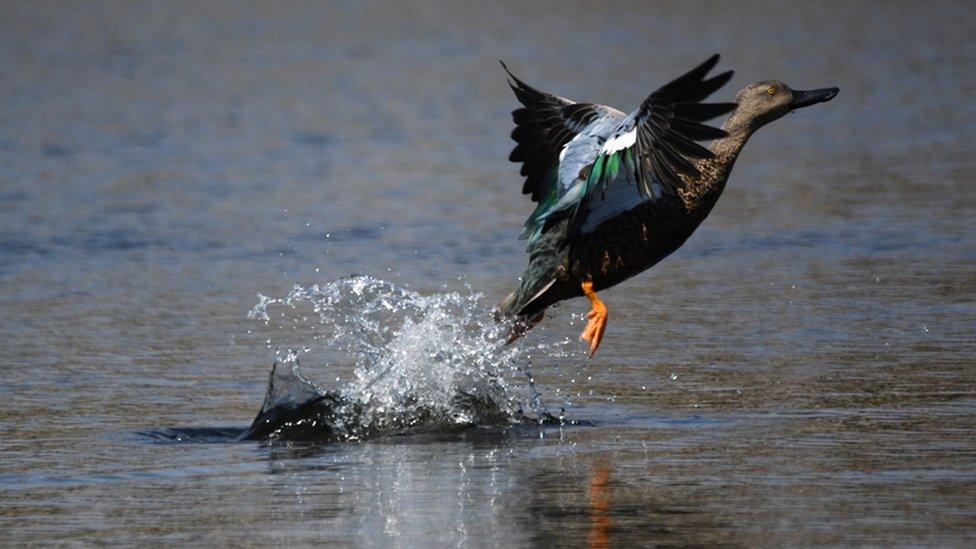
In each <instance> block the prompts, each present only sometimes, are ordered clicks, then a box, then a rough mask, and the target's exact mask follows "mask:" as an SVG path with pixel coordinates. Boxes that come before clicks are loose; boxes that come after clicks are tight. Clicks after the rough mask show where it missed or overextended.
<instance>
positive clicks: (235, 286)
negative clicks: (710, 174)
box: [0, 2, 976, 547]
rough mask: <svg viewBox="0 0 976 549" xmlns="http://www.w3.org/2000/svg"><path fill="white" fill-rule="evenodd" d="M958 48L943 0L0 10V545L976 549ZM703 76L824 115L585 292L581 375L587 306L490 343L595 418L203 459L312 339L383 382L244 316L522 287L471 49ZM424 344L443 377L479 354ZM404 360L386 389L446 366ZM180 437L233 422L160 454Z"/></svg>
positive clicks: (490, 74)
mask: <svg viewBox="0 0 976 549" xmlns="http://www.w3.org/2000/svg"><path fill="white" fill-rule="evenodd" d="M974 21H976V10H974V7H973V6H972V5H971V3H969V2H944V3H940V4H939V5H938V6H934V7H932V8H931V9H927V10H925V11H919V10H918V9H917V8H915V6H912V5H909V4H901V3H897V2H896V3H887V4H884V5H877V4H857V3H855V4H851V5H840V4H838V5H830V4H819V3H811V2H804V3H796V4H793V5H789V6H780V5H772V4H766V3H762V2H756V3H752V2H749V3H736V4H731V3H730V4H713V3H698V2H685V3H674V4H665V5H645V4H641V3H630V2H624V3H623V4H621V5H619V6H615V7H614V9H607V7H606V6H605V5H602V4H599V3H585V2H579V3H574V4H572V5H566V4H563V3H560V4H558V6H557V5H555V4H552V3H549V2H537V3H532V4H530V5H517V6H516V5H514V4H511V5H509V4H504V3H503V4H500V5H499V4H496V3H492V4H490V5H489V4H485V5H468V4H454V3H445V4H428V3H423V4H415V5H414V4H408V3H401V2H388V3H384V4H372V3H370V4H354V3H350V4H342V3H340V4H323V5H308V6H299V5H287V6H279V7H278V9H276V10H273V12H272V11H269V10H268V9H267V8H266V6H261V5H256V4H254V5H252V4H241V3H234V4H233V6H231V5H229V4H228V5H225V4H221V3H219V2H218V3H208V4H205V5H196V4H194V5H190V4H186V5H181V6H179V7H177V8H176V9H174V7H173V6H172V5H162V4H161V5H133V4H124V3H118V4H116V3H110V2H106V3H93V4H86V6H85V7H84V8H83V9H82V8H79V7H78V6H75V5H72V4H68V3H64V4H58V3H53V4H44V5H36V4H25V3H19V4H9V5H5V6H3V7H0V104H2V105H3V106H4V108H3V109H0V168H2V169H0V288H2V290H0V334H2V337H0V356H2V357H3V359H2V362H3V367H2V372H3V373H2V374H0V375H2V383H0V397H2V398H0V431H2V433H3V437H0V455H2V456H3V457H2V460H0V530H2V531H3V532H4V534H5V538H4V541H5V542H7V543H11V544H17V543H25V542H28V543H29V542H40V541H65V542H79V541H80V542H89V543H93V544H94V543H122V542H136V543H138V542H140V541H145V542H153V543H159V542H162V543H168V544H191V543H192V544H212V543H213V542H220V543H227V544H277V543H288V544H313V543H315V544H320V543H323V542H324V543H333V544H339V543H344V544H350V545H351V544H356V545H373V546H388V545H391V544H393V543H394V542H396V543H399V544H402V545H405V546H410V545H421V544H424V545H474V546H479V545H490V546H495V545H532V544H536V545H558V546H580V545H587V544H590V545H593V546H597V547H599V546H603V545H605V546H619V545H628V544H630V545H637V544H641V545H651V544H661V545H720V544H726V545H812V544H841V545H896V544H908V545H935V546H945V545H954V546H960V545H971V544H972V543H973V542H974V541H976V529H974V527H973V525H974V524H976V511H974V510H976V496H974V493H973V490H972V484H973V482H974V479H976V466H974V464H976V444H974V442H973V441H974V440H976V430H974V427H973V422H972V417H973V414H974V412H976V375H974V370H973V363H974V357H976V338H974V337H973V334H974V331H976V330H974V328H976V302H974V297H973V296H974V295H976V272H974V269H973V265H974V262H976V225H974V223H973V221H972V220H973V219H976V185H973V181H974V180H976V169H974V165H973V161H972V151H973V146H972V143H973V142H974V139H976V108H974V105H976V103H974V102H973V101H972V98H973V96H974V95H976V83H974V80H973V78H972V76H971V72H972V71H971V67H972V66H973V65H974V61H976V48H974V42H973V40H972V39H971V33H972V31H971V29H972V28H973V23H974ZM714 51H720V52H722V53H723V55H724V59H723V63H724V64H727V65H728V66H729V67H730V68H735V69H736V70H737V71H738V72H737V73H736V77H735V79H734V80H733V81H732V82H731V84H730V85H729V89H727V90H723V91H722V92H720V93H719V96H720V97H717V99H719V100H726V99H729V98H731V97H733V93H734V91H735V89H737V88H740V87H742V86H744V85H745V84H747V83H749V82H751V81H754V80H759V79H764V78H777V79H781V80H783V81H785V82H788V83H790V84H792V85H796V86H797V87H798V88H813V87H819V86H827V85H836V86H839V87H840V88H841V89H842V90H843V93H842V94H841V95H840V96H839V97H838V98H837V99H835V100H834V101H833V102H831V103H830V104H827V105H824V106H822V108H819V109H816V110H814V109H807V110H804V111H799V112H797V113H795V114H793V115H791V116H789V117H786V118H784V119H783V120H781V121H778V122H777V123H776V124H774V125H771V126H770V127H768V128H766V129H764V130H763V131H762V132H761V133H760V134H758V135H757V136H756V137H755V138H754V139H753V141H752V142H751V143H750V144H749V146H748V147H747V148H746V150H745V151H744V153H743V155H742V157H741V158H740V160H739V163H738V165H737V166H736V169H735V173H733V175H732V178H731V180H730V183H729V187H728V189H727V191H726V194H725V196H724V197H723V198H722V200H721V201H720V202H719V204H718V206H717V207H716V209H715V211H714V212H713V214H712V215H711V217H710V218H709V219H708V220H707V221H706V222H705V223H704V225H703V226H702V228H701V230H700V231H699V232H698V233H697V234H696V235H695V236H694V237H693V238H691V239H690V241H689V242H688V243H687V244H686V245H685V247H683V248H682V249H681V250H680V251H678V252H677V253H676V254H675V255H674V256H673V257H671V258H669V259H668V260H666V261H665V262H663V263H662V264H661V265H659V266H657V267H655V269H654V270H653V271H651V272H650V273H646V274H644V275H642V276H640V277H636V278H635V279H633V280H631V281H628V282H627V283H625V284H624V285H622V286H620V287H618V288H614V289H612V290H610V291H609V292H608V293H607V294H606V295H605V296H603V298H604V299H605V300H606V302H607V304H608V306H609V307H610V308H611V309H613V311H614V320H613V322H612V323H611V325H610V326H609V328H608V332H607V335H606V339H605V341H604V344H603V346H602V347H601V351H600V354H599V355H598V356H597V357H596V359H594V360H592V361H588V360H585V359H583V358H582V346H581V344H578V342H577V341H576V339H575V338H576V335H577V334H578V333H579V331H580V329H581V321H580V313H583V312H585V309H586V307H585V304H583V303H575V302H569V303H566V304H564V306H562V307H560V308H559V309H557V310H555V311H553V312H552V314H551V315H548V316H547V319H546V321H545V322H544V323H543V324H542V325H541V326H540V327H539V329H537V330H534V331H533V332H532V333H531V334H530V335H529V337H528V338H526V339H525V340H524V341H522V342H520V345H522V347H519V348H518V349H515V350H513V351H512V352H514V353H517V354H518V356H517V357H513V358H512V360H511V361H510V362H505V363H504V364H503V366H505V368H508V366H512V367H516V370H518V369H519V368H521V369H523V370H525V369H528V370H529V371H531V372H532V375H533V379H534V381H535V390H536V391H538V396H539V397H540V398H541V400H542V402H543V403H544V404H545V406H546V407H547V409H548V410H549V411H550V412H553V413H555V412H556V411H557V410H559V409H562V408H565V412H566V415H567V417H568V418H569V419H572V420H581V423H582V424H580V425H569V426H564V427H561V428H559V427H552V426H549V427H540V426H538V425H529V426H519V427H512V428H508V429H498V428H497V427H496V428H471V429H464V430H460V431H452V432H450V433H439V432H435V433H425V434H414V435H410V436H388V437H385V438H381V439H380V440H374V441H370V442H365V443H349V444H340V445H331V446H329V445H324V446H323V445H318V446H309V445H298V444H290V445H289V444H280V443H279V444H271V445H268V444H262V443H240V444H236V443H235V444H231V443H226V442H221V441H223V440H226V436H227V433H231V432H240V430H241V429H243V428H244V427H245V426H246V424H247V422H248V420H250V419H251V418H253V417H254V414H255V413H256V412H257V409H258V406H259V405H260V402H261V397H262V395H263V394H264V391H265V383H266V380H267V378H266V376H267V365H268V364H270V363H271V362H272V361H273V360H274V358H275V357H274V356H273V354H274V353H273V348H274V347H275V346H277V347H279V348H280V349H282V350H283V351H284V350H287V349H289V348H290V349H292V350H297V351H301V349H302V346H303V345H305V346H308V347H309V348H310V351H309V352H308V353H304V354H303V355H302V361H303V366H304V368H305V372H306V374H307V375H308V376H309V377H310V378H311V379H313V380H315V381H316V383H319V384H321V385H322V386H324V387H328V388H333V389H335V388H339V389H342V388H350V387H354V386H356V383H358V382H361V381H362V380H363V379H364V378H363V377H362V376H361V374H362V373H363V372H362V370H361V368H360V366H361V365H362V364H364V363H370V362H369V361H364V360H361V359H360V358H361V357H357V355H356V352H357V351H356V349H347V350H343V349H339V350H336V349H334V348H332V347H331V346H330V345H327V344H326V343H328V342H330V341H331V339H330V338H331V337H332V336H331V335H328V334H332V332H330V331H329V328H330V327H329V326H328V325H322V324H319V322H318V320H319V318H320V317H319V316H318V315H317V314H315V313H314V311H312V312H310V313H309V314H308V315H307V317H308V318H304V316H305V315H304V313H303V312H302V311H304V310H305V309H303V307H305V306H310V305H311V303H310V302H308V301H304V302H302V307H298V308H296V309H295V310H291V309H287V311H288V315H287V316H286V318H284V319H282V318H281V317H280V316H279V317H274V316H272V317H271V318H270V322H269V323H268V325H264V324H263V323H255V322H254V321H253V320H249V319H248V318H247V311H248V309H249V308H251V306H252V305H253V304H254V302H255V299H256V298H255V296H256V295H257V294H259V293H260V294H264V295H270V296H286V295H287V294H288V292H289V289H291V288H293V286H294V285H296V284H297V285H299V286H300V287H301V288H305V289H308V288H312V287H314V285H316V284H318V285H319V287H320V288H322V287H324V286H325V285H327V284H328V283H329V281H334V280H338V279H342V278H343V277H347V276H349V275H351V274H353V273H362V274H364V275H369V276H372V277H373V278H374V279H377V280H384V281H388V282H389V283H390V284H392V285H394V286H396V287H397V288H400V289H402V290H403V291H404V292H409V293H410V294H411V295H415V296H417V297H418V299H420V300H423V299H424V298H430V299H438V298H437V296H444V295H457V296H460V297H459V299H461V298H465V296H473V295H483V296H484V298H483V301H482V303H483V304H484V305H485V306H486V307H487V305H490V304H492V303H496V302H497V301H499V300H500V299H501V297H502V296H503V295H505V294H506V293H507V292H508V291H510V290H511V288H512V286H514V284H515V280H514V278H515V277H516V276H517V275H518V273H520V272H521V270H522V268H523V266H524V261H525V256H524V254H523V246H522V244H523V243H521V242H519V241H517V240H516V239H515V236H516V235H517V234H518V230H519V228H520V227H521V222H522V221H523V219H524V217H525V216H526V215H527V214H528V213H529V211H530V210H531V205H530V204H529V203H528V202H527V200H526V199H525V197H523V196H521V195H520V194H519V187H520V185H521V183H520V182H519V178H518V176H517V171H516V169H515V167H514V165H511V164H509V163H507V162H506V161H505V158H506V157H507V155H508V152H509V150H510V147H511V145H512V142H511V141H510V139H509V137H508V136H509V133H510V132H511V120H510V116H509V111H510V110H511V109H512V108H513V106H514V104H515V101H514V99H513V98H512V97H511V93H510V91H509V90H508V89H507V87H506V85H505V83H504V75H503V73H502V71H501V69H500V68H499V67H498V65H497V59H499V58H501V59H504V60H505V61H506V62H507V63H508V64H509V66H511V67H512V68H513V70H515V71H516V73H517V74H519V75H520V76H522V77H524V78H525V79H526V81H527V82H529V83H531V84H533V85H537V86H539V87H540V88H542V89H546V90H550V91H553V92H556V93H559V94H560V95H564V96H567V97H572V98H576V99H579V100H588V101H589V100H597V101H604V102H607V103H609V104H612V105H615V106H618V107H621V108H625V109H630V108H633V107H634V106H636V105H637V104H638V103H639V102H640V101H641V100H642V99H643V98H644V96H645V95H646V93H647V92H648V91H650V90H651V89H652V88H653V87H654V86H655V85H656V84H657V83H660V82H663V81H665V80H667V79H668V78H669V77H671V76H673V75H674V74H677V73H679V72H680V71H682V70H684V69H686V68H688V67H689V66H691V65H692V64H694V63H696V62H698V61H700V60H701V59H703V58H705V57H707V55H709V54H711V53H712V52H714ZM467 288H470V290H468V289H467ZM279 312H280V311H279ZM364 320H369V319H368V318H364ZM446 324H447V323H440V324H438V323H433V324H431V325H430V326H429V327H430V328H432V329H435V331H436V333H437V334H440V336H438V337H437V338H434V341H436V342H439V343H438V344H442V343H443V344H444V345H443V346H442V348H440V349H439V350H440V351H448V352H445V353H441V354H440V355H438V356H439V357H440V358H439V359H443V361H442V362H441V364H453V365H455V366H459V367H461V368H464V367H471V366H472V365H476V364H477V360H480V359H482V358H483V357H481V354H480V353H479V352H477V351H478V349H480V347H478V346H477V345H473V344H472V345H468V346H467V347H465V346H463V345H462V348H461V349H460V350H459V349H458V348H455V347H451V346H449V345H446V343H445V342H447V341H448V339H446V337H447V334H449V331H448V330H447V329H446V328H445V326H446ZM333 328H334V326H333ZM423 333H424V332H423V330H415V331H409V333H407V332H404V334H407V335H411V337H413V339H411V337H406V338H401V339H399V340H398V342H399V343H398V345H399V346H398V347H397V346H394V347H396V348H397V349H398V351H397V352H400V351H402V352H403V353H406V355H407V356H408V357H409V358H410V360H407V361H406V362H395V364H410V365H412V366H411V368H406V369H403V370H399V371H400V373H402V374H404V375H407V374H408V373H420V374H423V373H425V372H426V373H430V374H433V373H435V372H436V373H437V374H445V373H446V372H445V370H442V369H440V368H433V366H434V365H433V364H432V363H429V362H427V361H426V360H425V357H428V356H429V355H427V354H425V352H421V351H420V350H421V349H423V345H421V344H420V343H421V342H422V340H423V338H422V337H419V335H418V334H423ZM323 334H326V335H325V336H323ZM317 336H319V339H316V337H317ZM441 336H443V337H441ZM269 340H270V341H271V343H270V345H271V348H270V349H269V347H268V345H269ZM475 340H477V338H474V339H466V340H465V341H467V342H468V343H472V342H473V341H475ZM577 345H579V346H577ZM394 347H389V346H387V347H383V348H384V349H393V348H394ZM368 348H369V347H368V346H366V347H360V349H368ZM523 351H524V352H525V353H527V354H519V353H523ZM462 357H464V358H462ZM384 358H388V356H384V355H382V353H381V354H380V356H378V359H379V360H380V361H381V362H382V360H383V359H384ZM455 359H456V361H455ZM452 361H455V362H452ZM457 361H459V362H457ZM434 362H436V361H434ZM319 364H328V367H319V366H313V365H319ZM476 370H477V369H476ZM447 371H452V370H450V368H447ZM453 371H458V370H453ZM506 376H507V374H506ZM446 379H447V378H446V377H440V378H439V377H437V376H436V375H435V376H433V377H430V378H427V379H424V380H422V381H423V383H420V382H418V385H417V386H418V387H420V386H423V387H433V388H434V391H432V392H431V393H426V392H425V393H423V394H425V395H428V394H431V395H437V394H439V393H437V390H439V389H438V388H443V387H449V386H450V384H447V385H445V384H444V383H442V381H444V380H446ZM506 379H509V377H506ZM510 379H513V380H514V379H519V380H524V379H526V377H524V376H523V377H519V376H515V377H512V378H510ZM509 388H510V389H512V388H514V389H516V391H513V393H517V394H518V398H517V400H518V401H519V402H520V403H522V405H523V407H525V402H526V401H531V394H532V393H531V391H528V392H526V387H525V386H524V384H519V385H517V386H515V387H509ZM384 394H385V395H386V396H391V395H392V394H393V393H384ZM499 394H504V395H509V394H512V393H508V392H505V391H502V392H501V393H499ZM502 401H504V402H509V400H508V399H507V398H506V399H502V400H501V401H499V402H502ZM439 402H445V401H443V400H441V401H439ZM186 425H190V426H197V427H204V428H213V426H230V427H220V428H218V429H217V430H211V431H180V433H181V434H182V435H184V436H189V437H190V439H192V441H193V442H198V443H196V444H188V443H175V444H174V443H173V441H172V440H171V438H172V437H171V436H167V434H168V435H172V434H173V433H174V432H175V431H165V429H166V428H171V427H174V426H186ZM146 433H150V434H153V435H154V436H146Z"/></svg>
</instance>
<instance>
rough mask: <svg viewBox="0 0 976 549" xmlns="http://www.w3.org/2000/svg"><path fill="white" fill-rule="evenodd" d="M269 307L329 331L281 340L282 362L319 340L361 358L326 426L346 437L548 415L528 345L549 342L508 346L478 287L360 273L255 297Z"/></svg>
mask: <svg viewBox="0 0 976 549" xmlns="http://www.w3.org/2000/svg"><path fill="white" fill-rule="evenodd" d="M299 308H301V309H303V310H304V309H307V308H311V309H312V311H313V312H314V313H315V314H314V315H308V314H307V311H305V312H300V311H298V310H297V309H299ZM271 309H278V310H280V311H281V312H282V314H285V313H288V314H289V315H290V316H293V317H294V320H295V322H298V323H304V324H308V325H311V326H314V327H315V329H316V330H317V331H321V330H323V327H324V330H325V333H322V334H318V335H316V336H314V337H312V338H311V339H312V343H313V344H312V345H309V344H308V342H305V344H300V345H294V344H292V345H284V344H280V343H279V344H278V345H277V347H278V350H277V351H276V355H277V359H278V362H279V363H292V364H293V365H294V366H295V367H296V368H297V362H298V359H299V357H300V356H302V355H305V354H308V353H309V352H311V351H312V350H316V349H313V348H314V347H318V349H320V350H326V351H341V352H342V353H343V354H345V355H347V356H349V357H350V358H351V360H352V361H353V362H354V364H355V367H354V370H353V379H352V380H351V381H349V382H348V383H347V384H346V385H345V386H343V387H341V388H339V390H338V394H339V395H340V396H341V400H342V402H343V403H344V404H343V405H342V407H341V409H338V410H336V414H335V415H336V417H335V418H334V419H335V422H334V423H333V424H332V425H330V426H329V428H331V429H333V430H336V428H337V426H341V427H342V429H343V431H344V432H345V433H346V434H347V435H346V437H347V438H360V437H361V436H366V434H372V433H377V432H390V431H395V430H400V429H404V428H411V427H425V428H442V427H457V426H463V425H479V424H505V423H515V422H522V421H526V420H539V421H541V420H542V419H543V418H545V416H547V412H546V409H545V405H544V403H543V400H542V397H541V395H540V394H539V392H538V390H537V389H536V387H535V383H534V381H533V379H532V376H531V372H530V371H529V366H528V364H529V360H528V359H529V356H528V355H529V353H530V352H531V351H539V350H543V351H545V350H547V346H546V345H543V344H539V345H536V346H534V347H532V348H531V349H524V348H523V347H520V346H519V345H517V344H515V345H505V336H506V335H507V326H506V325H505V324H502V323H498V322H495V321H494V320H493V319H492V317H491V311H490V308H489V307H486V306H485V305H484V304H483V303H482V296H481V295H478V294H469V295H464V294H460V293H456V292H447V293H437V294H432V295H421V294H419V293H416V292H413V291H410V290H407V289H404V288H401V287H398V286H396V285H394V284H391V283H389V282H385V281H382V280H378V279H375V278H372V277H368V276H354V277H349V278H344V279H340V280H336V281H334V282H331V283H329V284H325V285H322V286H319V285H313V286H311V287H307V288H306V287H303V286H299V285H295V286H293V287H292V289H291V290H290V291H289V292H288V294H287V295H285V296H284V297H280V298H272V297H268V296H264V295H258V302H257V304H255V305H254V307H253V308H252V309H251V311H250V312H249V313H248V317H249V318H251V319H255V320H258V321H261V322H264V323H265V324H267V319H268V318H269V317H270V314H269V311H271ZM277 312H278V311H277V310H276V311H275V312H274V313H271V314H276V313H277ZM309 316H311V317H312V318H310V319H309V318H308V317H309ZM303 321H304V322H303ZM282 335H284V334H282ZM270 344H271V342H270V340H269V345H270ZM559 345H560V343H555V344H552V346H553V347H555V346H559ZM338 379H339V378H336V380H337V381H338Z"/></svg>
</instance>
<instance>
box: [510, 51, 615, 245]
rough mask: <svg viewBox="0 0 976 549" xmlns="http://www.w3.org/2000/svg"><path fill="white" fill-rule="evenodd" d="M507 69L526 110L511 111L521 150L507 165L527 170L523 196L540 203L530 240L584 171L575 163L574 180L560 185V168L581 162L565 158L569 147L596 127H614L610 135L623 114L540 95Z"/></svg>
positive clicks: (530, 221)
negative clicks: (533, 232) (542, 220)
mask: <svg viewBox="0 0 976 549" xmlns="http://www.w3.org/2000/svg"><path fill="white" fill-rule="evenodd" d="M502 67H503V68H504V69H505V72H506V73H508V76H509V77H510V78H511V80H510V81H509V83H508V84H509V86H511V88H512V91H513V92H515V97H516V98H517V99H518V100H519V103H521V104H522V107H520V108H518V109H515V110H514V111H512V120H513V121H514V122H515V129H514V130H512V140H514V141H515V143H516V145H515V148H514V149H512V153H511V154H510V155H509V157H508V159H509V160H510V161H512V162H516V163H521V164H522V169H521V170H520V173H521V175H523V176H524V177H525V183H524V184H523V186H522V194H528V195H531V198H532V201H533V202H538V203H539V205H538V206H537V207H536V209H535V211H534V212H533V213H532V215H531V216H529V219H528V221H526V226H525V231H523V234H522V238H526V237H528V235H529V234H530V233H531V232H532V231H533V230H534V229H535V228H536V225H537V224H538V220H539V218H540V216H542V215H543V214H545V213H546V212H547V211H548V210H550V209H551V208H552V207H553V206H554V205H555V204H556V203H557V202H558V200H559V198H560V197H562V196H563V195H564V194H565V193H566V191H567V190H568V189H569V187H570V186H572V184H573V183H574V182H575V180H576V175H577V174H578V172H579V168H580V167H582V164H583V162H576V163H577V164H579V165H578V166H577V167H576V171H575V172H573V173H572V177H568V176H567V177H563V179H565V181H560V163H561V162H563V161H564V160H567V161H572V162H570V163H571V164H572V163H573V162H575V161H576V160H577V159H576V158H570V159H565V158H564V155H565V150H566V146H567V145H568V144H569V143H570V141H573V140H574V139H575V138H576V137H577V136H579V135H580V134H581V133H583V132H586V131H587V130H588V129H592V128H593V127H594V125H597V124H600V123H601V122H608V121H612V122H610V123H607V124H604V125H605V126H606V128H605V132H607V133H608V132H609V131H610V130H611V129H612V128H613V126H615V125H616V121H618V120H619V119H620V118H622V117H623V113H621V112H620V111H618V110H616V109H614V108H611V107H607V106H606V105H599V104H596V103H576V102H573V101H570V100H569V99H566V98H563V97H559V96H558V95H553V94H551V93H546V92H543V91H539V90H537V89H536V88H533V87H532V86H530V85H528V84H526V83H525V82H523V81H522V80H521V79H519V78H518V77H517V76H515V75H514V74H512V72H511V71H510V70H509V69H508V67H507V66H506V65H505V63H502ZM587 137H590V136H587ZM592 137H593V138H596V136H592ZM587 162H588V161H587Z"/></svg>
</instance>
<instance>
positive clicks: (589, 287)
mask: <svg viewBox="0 0 976 549" xmlns="http://www.w3.org/2000/svg"><path fill="white" fill-rule="evenodd" d="M582 286H583V294H584V295H585V296H586V298H587V299H589V300H590V306H591V307H593V308H592V309H591V310H590V312H589V313H587V315H586V318H588V319H590V320H589V322H587V323H586V329H585V330H583V333H582V334H580V339H582V340H583V341H588V342H589V343H590V356H593V355H594V353H596V350H597V349H598V348H600V342H601V341H603V332H605V331H606V330H607V317H608V316H609V313H608V311H607V306H606V305H604V304H603V302H602V301H600V298H599V297H597V295H596V292H594V291H593V283H592V282H590V281H586V282H584V283H583V284H582Z"/></svg>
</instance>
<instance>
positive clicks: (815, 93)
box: [790, 88, 840, 110]
mask: <svg viewBox="0 0 976 549" xmlns="http://www.w3.org/2000/svg"><path fill="white" fill-rule="evenodd" d="M839 91H840V89H839V88H823V89H821V90H806V91H804V90H793V101H791V102H790V110H796V109H802V108H803V107H809V106H810V105H816V104H817V103H823V102H825V101H830V100H831V99H833V98H834V96H835V95H837V92H839Z"/></svg>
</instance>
